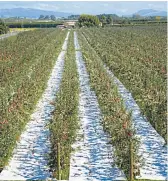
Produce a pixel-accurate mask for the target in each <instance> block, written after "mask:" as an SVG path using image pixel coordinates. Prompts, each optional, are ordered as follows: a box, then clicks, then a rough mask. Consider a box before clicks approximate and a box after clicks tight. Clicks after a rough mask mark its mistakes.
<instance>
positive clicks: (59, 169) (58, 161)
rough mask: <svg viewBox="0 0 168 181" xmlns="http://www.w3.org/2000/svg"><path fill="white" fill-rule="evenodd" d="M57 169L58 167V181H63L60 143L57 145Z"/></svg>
mask: <svg viewBox="0 0 168 181" xmlns="http://www.w3.org/2000/svg"><path fill="white" fill-rule="evenodd" d="M57 167H58V180H61V166H60V143H57Z"/></svg>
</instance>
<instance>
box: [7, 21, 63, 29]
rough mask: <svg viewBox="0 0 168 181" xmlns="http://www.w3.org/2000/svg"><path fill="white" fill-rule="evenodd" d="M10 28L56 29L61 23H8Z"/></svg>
mask: <svg viewBox="0 0 168 181" xmlns="http://www.w3.org/2000/svg"><path fill="white" fill-rule="evenodd" d="M6 25H7V26H8V27H9V28H55V27H57V26H58V25H60V22H32V23H26V22H24V23H21V22H19V23H7V24H6Z"/></svg>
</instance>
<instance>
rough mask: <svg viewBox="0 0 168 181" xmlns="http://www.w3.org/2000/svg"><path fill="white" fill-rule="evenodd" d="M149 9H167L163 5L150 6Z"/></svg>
mask: <svg viewBox="0 0 168 181" xmlns="http://www.w3.org/2000/svg"><path fill="white" fill-rule="evenodd" d="M148 7H149V8H150V9H154V10H161V11H162V10H163V9H165V6H164V5H162V4H157V5H156V4H151V3H150V4H148Z"/></svg>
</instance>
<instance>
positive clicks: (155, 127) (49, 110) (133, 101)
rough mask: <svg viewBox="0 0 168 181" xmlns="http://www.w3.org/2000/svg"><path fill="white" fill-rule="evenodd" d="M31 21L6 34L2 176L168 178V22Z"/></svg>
mask: <svg viewBox="0 0 168 181" xmlns="http://www.w3.org/2000/svg"><path fill="white" fill-rule="evenodd" d="M32 30H33V31H25V32H21V33H19V34H17V35H16V36H14V38H12V37H10V38H5V39H3V40H1V41H0V83H1V88H0V137H1V139H0V180H15V179H18V180H47V179H53V178H56V179H58V180H69V181H85V180H99V181H104V180H109V181H110V180H130V179H131V177H134V179H137V180H143V179H144V180H145V179H146V180H167V179H168V178H167V160H166V157H167V146H166V137H167V129H166V127H167V122H166V104H167V99H166V68H167V65H166V59H167V57H166V56H167V53H166V33H167V29H166V27H165V26H164V25H160V26H140V27H138V26H136V27H131V26H129V27H106V28H81V29H76V30H68V31H67V30H64V31H62V30H59V29H54V28H52V29H38V30H37V29H32ZM131 180H133V179H131Z"/></svg>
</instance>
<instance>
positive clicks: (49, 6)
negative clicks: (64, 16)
mask: <svg viewBox="0 0 168 181" xmlns="http://www.w3.org/2000/svg"><path fill="white" fill-rule="evenodd" d="M35 8H37V9H44V10H52V11H54V10H55V11H56V10H59V9H60V7H59V6H56V5H52V4H45V3H39V4H38V5H36V6H35Z"/></svg>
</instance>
